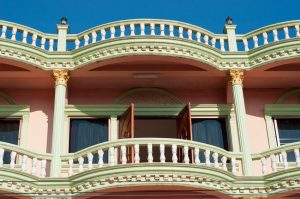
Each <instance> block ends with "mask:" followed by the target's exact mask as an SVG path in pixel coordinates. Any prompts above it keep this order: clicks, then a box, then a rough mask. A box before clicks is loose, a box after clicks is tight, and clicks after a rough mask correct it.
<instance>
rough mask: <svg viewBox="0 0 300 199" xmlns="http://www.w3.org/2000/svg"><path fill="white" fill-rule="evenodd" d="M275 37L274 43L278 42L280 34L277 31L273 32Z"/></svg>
mask: <svg viewBox="0 0 300 199" xmlns="http://www.w3.org/2000/svg"><path fill="white" fill-rule="evenodd" d="M272 32H273V37H274V41H278V32H277V29H275V30H273V31H272Z"/></svg>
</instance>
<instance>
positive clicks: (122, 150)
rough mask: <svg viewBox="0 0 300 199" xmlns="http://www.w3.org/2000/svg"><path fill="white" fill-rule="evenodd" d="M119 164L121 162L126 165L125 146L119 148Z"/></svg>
mask: <svg viewBox="0 0 300 199" xmlns="http://www.w3.org/2000/svg"><path fill="white" fill-rule="evenodd" d="M121 162H122V164H126V163H127V157H126V146H121Z"/></svg>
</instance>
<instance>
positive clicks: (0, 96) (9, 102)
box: [0, 91, 17, 105]
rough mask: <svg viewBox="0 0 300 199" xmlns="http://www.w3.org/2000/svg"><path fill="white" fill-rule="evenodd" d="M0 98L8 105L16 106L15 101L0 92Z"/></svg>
mask: <svg viewBox="0 0 300 199" xmlns="http://www.w3.org/2000/svg"><path fill="white" fill-rule="evenodd" d="M0 98H2V99H4V100H5V101H6V102H7V103H8V104H10V105H16V104H17V103H16V101H15V100H14V99H13V98H12V97H11V96H9V95H8V94H6V93H4V92H1V91H0Z"/></svg>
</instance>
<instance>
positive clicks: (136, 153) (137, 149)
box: [134, 144, 140, 163]
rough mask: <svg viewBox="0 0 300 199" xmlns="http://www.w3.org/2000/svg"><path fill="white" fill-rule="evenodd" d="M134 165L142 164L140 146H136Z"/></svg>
mask: <svg viewBox="0 0 300 199" xmlns="http://www.w3.org/2000/svg"><path fill="white" fill-rule="evenodd" d="M134 163H140V146H139V144H135V145H134Z"/></svg>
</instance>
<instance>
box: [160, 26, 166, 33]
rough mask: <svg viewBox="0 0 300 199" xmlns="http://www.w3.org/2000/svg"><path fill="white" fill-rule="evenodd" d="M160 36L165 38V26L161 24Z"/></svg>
mask: <svg viewBox="0 0 300 199" xmlns="http://www.w3.org/2000/svg"><path fill="white" fill-rule="evenodd" d="M160 36H165V24H160Z"/></svg>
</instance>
